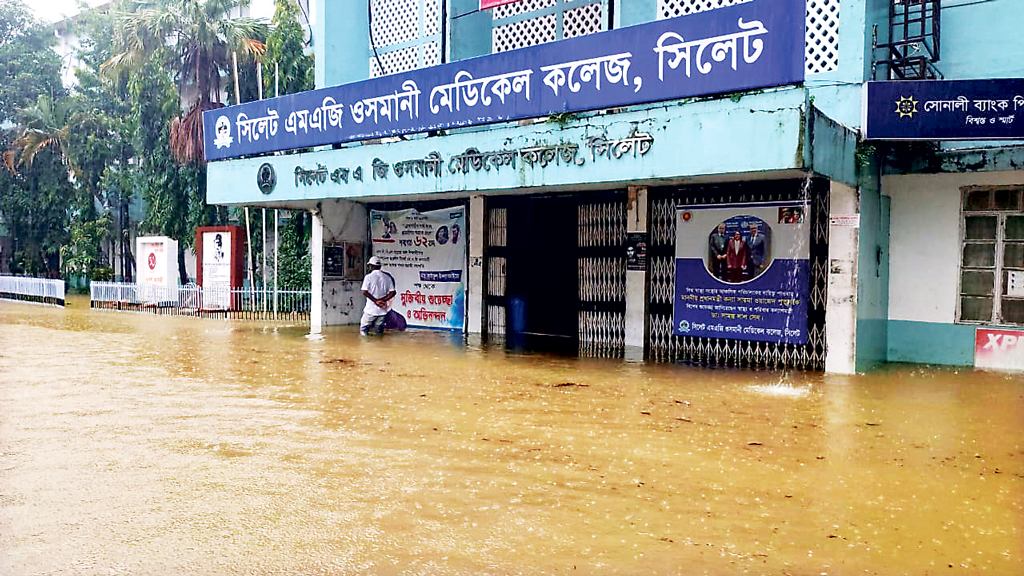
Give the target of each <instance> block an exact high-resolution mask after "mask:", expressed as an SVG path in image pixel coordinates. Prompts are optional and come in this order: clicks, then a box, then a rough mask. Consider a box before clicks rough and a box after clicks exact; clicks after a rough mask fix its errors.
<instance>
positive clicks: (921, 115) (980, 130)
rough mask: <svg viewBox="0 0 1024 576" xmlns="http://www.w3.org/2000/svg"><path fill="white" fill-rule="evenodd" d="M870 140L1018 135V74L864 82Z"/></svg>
mask: <svg viewBox="0 0 1024 576" xmlns="http://www.w3.org/2000/svg"><path fill="white" fill-rule="evenodd" d="M864 102H865V118H864V132H865V137H866V138H868V139H870V140H1014V139H1020V138H1024V79H1022V78H1003V79H991V80H920V81H916V80H915V81H909V80H908V81H899V82H868V84H867V97H866V98H865V99H864Z"/></svg>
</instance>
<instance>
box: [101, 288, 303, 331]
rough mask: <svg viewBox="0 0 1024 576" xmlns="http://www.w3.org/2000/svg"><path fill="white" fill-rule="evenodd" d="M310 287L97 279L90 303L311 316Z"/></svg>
mask: <svg viewBox="0 0 1024 576" xmlns="http://www.w3.org/2000/svg"><path fill="white" fill-rule="evenodd" d="M310 300H311V294H310V292H309V291H308V290H278V291H277V292H276V293H275V292H274V291H272V290H263V289H260V288H257V289H255V290H252V289H248V288H242V289H235V290H228V289H223V288H210V287H207V288H204V287H202V286H196V285H191V284H190V285H187V286H178V287H176V288H165V287H162V286H146V285H142V286H140V285H138V284H130V283H123V282H93V283H92V284H91V285H90V287H89V307H90V308H97V309H107V310H118V311H125V312H142V313H149V314H162V315H170V316H193V317H200V318H229V319H233V320H282V321H288V320H291V321H297V320H307V321H308V320H309V310H310Z"/></svg>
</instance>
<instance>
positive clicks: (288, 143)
mask: <svg viewBox="0 0 1024 576" xmlns="http://www.w3.org/2000/svg"><path fill="white" fill-rule="evenodd" d="M805 9H806V2H805V0H752V1H750V2H745V3H742V4H737V5H733V6H724V7H721V8H718V9H715V10H708V11H704V12H697V13H693V14H688V15H684V16H679V17H677V18H672V19H667V20H658V21H655V22H649V23H646V24H639V25H636V26H629V27H626V28H619V29H615V30H608V31H605V32H600V33H597V34H590V35H587V36H581V37H577V38H569V39H566V40H560V41H557V42H549V43H546V44H540V45H537V46H529V47H526V48H520V49H518V50H510V51H507V52H500V53H497V54H489V55H486V56H480V57H477V58H470V59H467V60H461V61H458V62H452V63H449V64H442V65H439V66H431V67H428V68H420V69H417V70H411V71H408V72H402V73H399V74H392V75H390V76H384V77H381V78H372V79H369V80H364V81H360V82H354V83H351V84H345V85H342V86H334V87H329V88H321V89H318V90H312V91H309V92H301V93H298V94H288V95H285V96H280V97H277V98H271V99H267V100H260V101H256V102H248V103H244V104H239V105H236V106H229V107H226V108H218V109H215V110H208V111H206V112H205V113H203V132H204V136H203V137H204V147H205V156H206V159H207V160H220V159H224V158H235V157H239V156H244V155H250V154H262V153H267V152H275V151H279V150H292V149H297V148H307V147H312V146H321V145H325V144H334V143H337V142H348V141H353V140H364V139H369V138H380V137H384V136H393V135H396V134H405V133H412V132H426V131H430V130H438V129H443V128H452V127H461V126H470V125H475V124H487V123H492V122H503V121H508V120H517V119H521V118H534V117H543V116H547V115H550V114H563V113H566V112H577V111H584V110H596V109H601V108H610V107H618V106H627V105H631V104H640V103H644V102H659V101H664V100H672V99H677V98H688V97H692V96H700V95H707V94H721V93H727V92H733V91H739V90H750V89H755V88H763V87H768V86H781V85H786V84H795V83H798V82H802V81H803V79H804V20H805V18H804V11H805Z"/></svg>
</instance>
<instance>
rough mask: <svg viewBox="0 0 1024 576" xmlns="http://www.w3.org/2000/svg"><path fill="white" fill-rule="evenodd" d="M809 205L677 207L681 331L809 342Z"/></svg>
mask: <svg viewBox="0 0 1024 576" xmlns="http://www.w3.org/2000/svg"><path fill="white" fill-rule="evenodd" d="M807 210H808V207H807V204H805V203H799V202H793V203H758V204H730V205H715V206H679V207H677V208H676V276H675V291H674V303H673V307H672V309H673V333H674V334H676V335H678V336H699V337H711V338H732V339H736V340H757V341H764V342H778V343H790V344H804V343H806V342H807V296H808V286H809V285H808V277H809V268H808V260H809V223H808V221H807Z"/></svg>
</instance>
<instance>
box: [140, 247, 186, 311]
mask: <svg viewBox="0 0 1024 576" xmlns="http://www.w3.org/2000/svg"><path fill="white" fill-rule="evenodd" d="M135 254H136V256H135V259H136V262H135V270H136V271H137V276H138V290H139V294H138V297H139V299H140V300H142V301H143V302H151V303H159V302H167V301H172V300H173V301H174V302H177V301H178V242H177V241H175V240H172V239H170V238H167V237H165V236H140V237H138V238H136V239H135Z"/></svg>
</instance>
